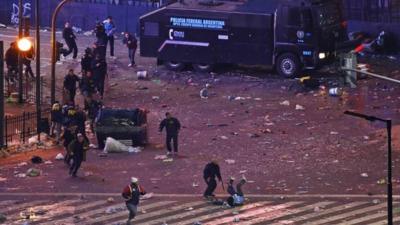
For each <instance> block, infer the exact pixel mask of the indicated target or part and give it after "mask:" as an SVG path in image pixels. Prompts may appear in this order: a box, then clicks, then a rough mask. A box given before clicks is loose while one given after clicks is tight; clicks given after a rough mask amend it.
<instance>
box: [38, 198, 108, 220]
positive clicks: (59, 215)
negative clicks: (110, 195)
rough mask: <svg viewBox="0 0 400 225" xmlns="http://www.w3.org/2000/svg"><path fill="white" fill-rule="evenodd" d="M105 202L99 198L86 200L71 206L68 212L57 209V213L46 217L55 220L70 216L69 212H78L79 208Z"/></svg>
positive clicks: (82, 208)
mask: <svg viewBox="0 0 400 225" xmlns="http://www.w3.org/2000/svg"><path fill="white" fill-rule="evenodd" d="M105 203H106V201H104V200H100V201H94V202H88V203H86V204H83V205H82V204H81V205H79V206H73V207H70V208H69V209H70V212H68V211H67V212H66V211H65V210H64V211H62V212H61V211H58V213H56V214H54V215H55V216H53V217H51V218H48V219H51V220H55V219H62V218H65V217H70V216H71V214H75V213H77V212H79V211H81V210H84V209H87V208H92V207H95V206H97V205H101V204H105ZM33 224H34V223H33Z"/></svg>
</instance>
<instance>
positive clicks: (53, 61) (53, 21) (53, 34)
mask: <svg viewBox="0 0 400 225" xmlns="http://www.w3.org/2000/svg"><path fill="white" fill-rule="evenodd" d="M69 1H71V0H63V1H61V2H60V3H59V4H58V5H57V7H56V9H55V10H54V12H53V16H52V18H51V90H50V92H51V94H50V99H51V104H54V102H55V101H56V19H57V15H58V12H59V11H60V10H61V8H62V7H63V5H64V4H65V3H67V2H69Z"/></svg>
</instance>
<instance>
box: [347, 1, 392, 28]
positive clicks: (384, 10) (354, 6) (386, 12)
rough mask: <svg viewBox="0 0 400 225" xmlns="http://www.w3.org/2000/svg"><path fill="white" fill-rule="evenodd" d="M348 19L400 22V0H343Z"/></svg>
mask: <svg viewBox="0 0 400 225" xmlns="http://www.w3.org/2000/svg"><path fill="white" fill-rule="evenodd" d="M343 5H344V12H345V16H346V18H347V19H348V20H358V21H365V22H375V23H400V1H399V0H343Z"/></svg>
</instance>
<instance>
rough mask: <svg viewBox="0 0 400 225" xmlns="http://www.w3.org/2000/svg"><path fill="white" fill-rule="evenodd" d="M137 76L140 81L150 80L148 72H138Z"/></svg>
mask: <svg viewBox="0 0 400 225" xmlns="http://www.w3.org/2000/svg"><path fill="white" fill-rule="evenodd" d="M136 76H137V78H138V79H139V80H145V79H147V78H148V76H147V71H146V70H141V71H137V73H136Z"/></svg>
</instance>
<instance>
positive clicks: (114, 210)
mask: <svg viewBox="0 0 400 225" xmlns="http://www.w3.org/2000/svg"><path fill="white" fill-rule="evenodd" d="M124 210H125V207H123V206H114V207H112V206H110V207H108V208H107V209H106V213H107V214H114V213H117V212H121V211H124Z"/></svg>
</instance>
